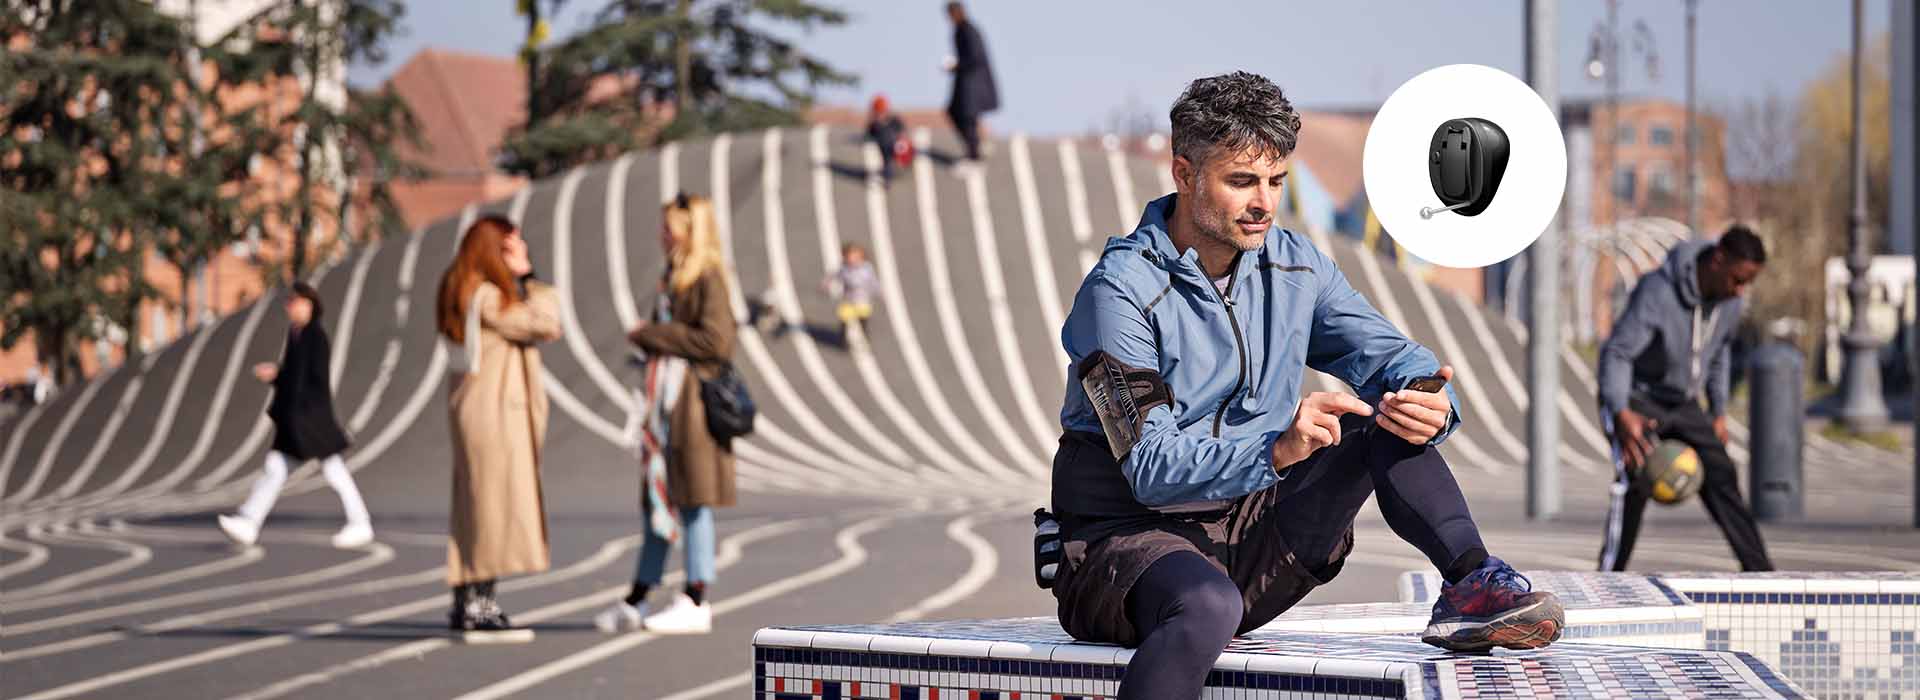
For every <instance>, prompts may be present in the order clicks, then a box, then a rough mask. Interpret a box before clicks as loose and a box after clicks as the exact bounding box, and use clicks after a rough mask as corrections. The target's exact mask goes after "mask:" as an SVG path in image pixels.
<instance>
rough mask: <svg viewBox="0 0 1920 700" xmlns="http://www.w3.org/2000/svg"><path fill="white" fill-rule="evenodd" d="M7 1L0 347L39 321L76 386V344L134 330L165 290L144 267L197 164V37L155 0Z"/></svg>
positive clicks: (38, 332) (132, 347)
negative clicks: (143, 306)
mask: <svg viewBox="0 0 1920 700" xmlns="http://www.w3.org/2000/svg"><path fill="white" fill-rule="evenodd" d="M0 7H4V11H3V12H0V40H7V41H10V42H13V43H12V44H10V46H9V49H8V51H7V53H6V58H5V60H4V61H0V85H6V86H8V89H7V90H5V91H0V112H3V113H0V181H3V182H4V188H3V189H4V192H0V236H4V242H3V243H0V325H3V326H4V328H5V332H4V333H3V334H0V347H5V348H12V347H13V346H14V345H16V344H18V343H19V342H20V340H21V339H22V338H23V337H25V335H26V334H27V333H29V332H31V333H32V334H33V337H34V339H35V341H36V343H37V344H38V345H39V347H38V348H37V350H38V355H39V356H40V357H41V358H43V359H47V360H50V361H51V362H52V364H53V365H54V372H55V376H56V378H57V381H58V382H60V383H62V384H64V383H67V382H69V381H72V380H73V379H75V378H76V377H74V376H73V367H74V366H75V364H76V363H75V354H74V349H75V346H76V345H78V344H79V343H80V342H82V341H85V340H90V339H97V338H101V337H105V336H107V335H110V334H111V331H112V329H113V327H114V326H116V325H117V326H119V328H120V329H123V331H122V332H126V333H129V334H131V332H132V331H133V329H136V328H137V327H138V326H137V318H136V317H137V313H138V309H139V305H140V303H141V302H142V301H143V300H145V299H148V298H152V297H153V296H154V295H155V290H154V289H153V288H152V286H151V285H149V284H148V283H147V282H146V280H145V279H144V278H143V277H142V275H141V265H142V263H143V261H144V259H145V255H146V253H147V251H148V250H149V249H150V247H151V246H152V244H153V242H154V241H155V240H157V239H160V238H161V237H163V236H165V235H166V234H167V230H166V227H167V226H169V222H170V221H172V220H173V219H172V217H170V216H169V215H168V214H169V212H168V211H167V207H168V206H169V203H168V202H167V201H166V199H165V195H166V194H167V193H168V192H170V191H171V190H170V188H171V187H173V183H174V181H175V179H176V178H177V177H178V175H179V173H180V171H181V170H182V169H183V167H185V166H186V163H185V161H184V160H183V158H182V156H183V154H186V153H187V151H188V148H189V142H190V137H191V134H192V132H193V129H192V128H191V110H190V109H189V102H190V96H191V94H192V92H193V86H192V83H191V82H190V81H189V79H188V78H189V75H190V74H189V72H188V70H187V68H188V65H189V64H188V61H187V57H188V55H189V54H190V48H191V46H192V35H191V32H190V30H189V29H188V28H187V27H185V26H184V25H183V24H182V23H181V22H179V21H178V20H177V19H175V18H172V17H168V16H165V15H163V14H161V13H159V12H158V11H156V10H155V9H154V7H153V5H152V3H150V2H144V1H143V0H90V1H79V0H37V1H33V0H5V2H4V3H0ZM128 350H129V353H130V354H132V353H134V352H137V344H135V343H129V344H128Z"/></svg>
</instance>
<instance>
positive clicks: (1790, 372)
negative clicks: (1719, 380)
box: [1747, 341, 1806, 522]
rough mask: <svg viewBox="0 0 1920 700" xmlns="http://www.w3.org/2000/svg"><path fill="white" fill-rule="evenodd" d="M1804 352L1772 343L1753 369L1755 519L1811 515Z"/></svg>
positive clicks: (1750, 480)
mask: <svg viewBox="0 0 1920 700" xmlns="http://www.w3.org/2000/svg"><path fill="white" fill-rule="evenodd" d="M1805 365H1806V361H1805V359H1804V358H1802V357H1801V356H1800V350H1799V349H1798V348H1795V347H1794V346H1793V345H1791V344H1789V343H1784V342H1780V341H1768V342H1767V343H1765V344H1763V345H1761V346H1760V348H1759V349H1758V350H1755V351H1754V353H1753V358H1752V364H1751V365H1749V366H1748V371H1749V372H1750V373H1751V374H1750V375H1749V379H1748V381H1749V382H1750V383H1749V385H1748V386H1749V393H1748V396H1749V397H1750V398H1751V399H1752V405H1751V407H1750V410H1749V412H1748V420H1749V424H1748V426H1747V428H1748V436H1749V439H1748V444H1747V451H1748V452H1749V453H1751V455H1752V458H1751V460H1750V464H1749V468H1750V469H1751V472H1750V474H1749V475H1748V479H1747V484H1748V485H1749V487H1750V489H1751V490H1750V491H1749V492H1748V499H1749V501H1750V502H1751V503H1752V505H1753V515H1754V517H1755V518H1758V519H1760V520H1762V521H1766V522H1777V521H1782V520H1798V519H1799V518H1800V517H1802V516H1803V515H1805V513H1806V504H1805V500H1806V499H1805V494H1806V478H1805V474H1804V471H1803V469H1802V467H1801V455H1802V449H1803V447H1804V446H1805V444H1806V434H1805V431H1806V422H1805V420H1806V418H1805V415H1806V414H1805V411H1806V406H1805V397H1804V396H1803V394H1802V392H1801V382H1802V380H1803V376H1804V375H1803V374H1802V371H1803V368H1804V367H1805Z"/></svg>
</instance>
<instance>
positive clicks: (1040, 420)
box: [941, 170, 1060, 464]
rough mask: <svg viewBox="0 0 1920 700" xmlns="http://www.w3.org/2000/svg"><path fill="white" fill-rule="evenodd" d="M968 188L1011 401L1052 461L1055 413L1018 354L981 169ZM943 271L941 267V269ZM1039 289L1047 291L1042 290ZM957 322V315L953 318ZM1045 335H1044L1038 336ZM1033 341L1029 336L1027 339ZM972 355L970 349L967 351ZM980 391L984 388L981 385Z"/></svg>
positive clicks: (976, 246)
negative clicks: (1043, 400) (1044, 403)
mask: <svg viewBox="0 0 1920 700" xmlns="http://www.w3.org/2000/svg"><path fill="white" fill-rule="evenodd" d="M965 181H966V182H965V184H966V190H967V209H968V212H969V213H970V214H971V215H972V223H973V245H974V257H975V258H976V262H978V263H979V265H980V279H981V282H982V284H984V285H985V286H986V288H987V316H988V318H990V319H992V321H993V328H994V334H993V335H994V340H995V341H996V343H997V344H998V345H999V347H1000V356H1001V358H1002V364H1004V365H1005V371H1006V373H1007V385H1008V387H1009V388H1010V389H1011V390H1012V394H1013V405H1014V406H1016V407H1017V408H1018V409H1019V411H1020V417H1021V418H1022V419H1023V420H1024V422H1025V423H1026V427H1027V430H1028V431H1030V433H1031V435H1032V438H1033V449H1034V450H1035V454H1037V455H1038V456H1039V458H1040V459H1039V461H1040V462H1041V463H1043V464H1045V463H1049V462H1051V459H1050V458H1051V457H1052V451H1053V448H1054V445H1055V443H1057V442H1059V439H1060V424H1059V418H1058V414H1055V417H1054V418H1053V419H1052V420H1049V419H1048V418H1047V411H1046V410H1044V409H1042V408H1040V400H1039V398H1038V397H1036V396H1035V395H1034V392H1033V378H1032V377H1030V376H1029V375H1028V374H1027V367H1026V365H1027V363H1026V360H1025V359H1023V358H1022V357H1021V356H1020V340H1021V337H1020V336H1021V334H1020V332H1019V331H1018V330H1016V329H1015V328H1014V323H1013V311H1012V309H1010V308H1008V306H1007V282H1006V276H1005V273H1004V272H1003V271H1002V269H1001V263H1000V242H999V240H1000V239H999V233H998V232H997V231H995V230H994V226H993V215H992V213H990V212H989V211H988V209H987V182H986V174H985V171H983V170H973V171H970V172H969V173H968V174H967V175H966V177H965ZM1045 262H1046V261H1045V260H1035V261H1033V263H1034V264H1035V265H1036V266H1040V267H1045V265H1044V263H1045ZM941 274H942V275H944V274H945V272H944V271H942V273H941ZM1040 293H1042V294H1044V293H1046V292H1045V291H1044V290H1043V291H1041V292H1040ZM954 323H955V324H958V323H959V318H958V317H957V316H956V317H955V318H954ZM1041 337H1042V338H1045V336H1041ZM1027 340H1028V342H1032V341H1033V339H1032V338H1028V339H1027ZM969 357H971V353H969ZM981 390H982V391H985V388H984V387H982V389H981Z"/></svg>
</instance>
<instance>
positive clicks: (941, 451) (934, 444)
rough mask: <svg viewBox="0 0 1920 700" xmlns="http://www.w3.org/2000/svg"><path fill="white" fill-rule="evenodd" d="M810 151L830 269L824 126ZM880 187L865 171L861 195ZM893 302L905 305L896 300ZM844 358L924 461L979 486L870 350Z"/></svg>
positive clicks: (832, 217)
mask: <svg viewBox="0 0 1920 700" xmlns="http://www.w3.org/2000/svg"><path fill="white" fill-rule="evenodd" d="M811 148H812V154H813V197H814V207H815V212H816V218H817V219H818V222H817V223H818V228H819V239H820V262H821V265H822V269H827V270H832V269H835V268H836V267H838V266H839V265H840V244H841V239H840V222H839V216H838V212H837V210H836V208H835V206H834V203H833V197H832V174H831V172H830V171H829V165H828V156H827V130H826V128H825V127H815V128H814V129H813V132H812V134H811ZM865 149H866V146H865V145H863V146H861V150H862V153H863V154H864V153H865ZM879 187H880V184H879V180H878V177H877V176H876V175H875V174H874V173H873V172H872V170H871V169H869V170H867V175H866V177H865V178H864V179H863V180H862V183H861V190H862V193H863V194H869V195H870V194H872V193H873V192H874V191H876V190H877V189H878V188H879ZM883 264H885V263H883ZM883 303H884V302H883ZM894 303H905V302H903V301H897V300H896V301H895V302H894ZM847 355H848V359H850V360H851V361H852V362H853V366H854V369H855V370H857V371H859V373H860V377H861V379H862V380H863V381H865V382H866V384H867V389H868V391H869V392H870V393H871V394H872V395H873V398H874V401H875V402H877V403H878V404H879V406H880V410H881V412H882V413H885V414H886V416H887V418H888V419H889V420H891V421H892V422H893V424H894V425H895V426H896V427H897V428H898V429H899V430H900V432H901V433H902V434H903V435H905V436H906V438H907V441H908V442H910V443H912V444H913V446H914V448H916V449H918V450H919V451H920V453H921V455H922V457H923V458H924V459H926V460H928V461H930V462H932V463H934V464H936V465H938V466H939V468H941V469H944V470H945V471H946V472H947V473H949V474H952V475H954V476H955V477H958V478H960V479H961V480H963V481H971V482H975V483H980V473H979V472H977V471H974V470H972V469H970V468H968V467H967V466H966V464H965V463H964V462H962V461H961V460H958V459H955V458H954V456H953V450H951V449H948V448H946V447H944V446H942V445H941V444H940V443H939V442H938V441H936V440H934V438H933V436H932V434H930V433H928V432H927V431H926V429H925V428H923V427H922V426H921V425H920V421H919V420H917V419H915V418H914V417H913V414H912V413H911V412H909V411H908V410H907V407H906V404H904V403H902V402H901V400H900V397H899V395H898V393H897V392H895V391H894V389H893V384H892V383H891V382H889V381H887V379H886V377H885V376H884V373H882V372H881V371H880V366H879V364H878V363H876V362H875V361H874V358H873V352H872V351H871V350H870V349H869V350H864V351H862V350H856V351H850V352H848V353H847Z"/></svg>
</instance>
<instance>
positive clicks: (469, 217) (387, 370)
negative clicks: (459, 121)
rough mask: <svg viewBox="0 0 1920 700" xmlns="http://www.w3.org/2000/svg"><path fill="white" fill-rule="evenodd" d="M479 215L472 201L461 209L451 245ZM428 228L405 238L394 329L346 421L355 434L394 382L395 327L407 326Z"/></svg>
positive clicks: (397, 360)
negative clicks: (363, 396)
mask: <svg viewBox="0 0 1920 700" xmlns="http://www.w3.org/2000/svg"><path fill="white" fill-rule="evenodd" d="M479 216H480V211H479V208H478V207H476V206H474V205H472V204H468V205H467V206H465V207H462V208H461V209H460V223H458V224H456V225H455V227H454V230H453V236H452V238H453V245H452V246H451V247H452V248H454V249H456V250H457V249H459V247H460V237H461V236H463V235H466V230H467V227H468V226H471V225H472V224H473V220H474V219H476V218H479ZM428 230H430V229H421V230H420V231H419V232H418V233H415V234H414V235H413V237H412V238H410V239H408V240H407V248H406V253H405V254H404V255H403V256H402V257H401V258H400V294H398V295H396V296H395V298H394V302H395V306H394V310H393V312H394V324H393V325H394V328H395V329H396V332H395V333H394V334H393V336H392V337H390V338H388V339H387V347H386V350H385V351H384V352H383V353H382V354H381V355H380V374H378V375H376V376H375V377H374V378H373V384H372V385H371V386H369V387H367V398H366V399H365V400H363V401H361V402H360V406H359V407H358V408H355V409H354V411H353V416H352V417H351V418H349V419H348V420H347V430H348V431H349V432H351V433H352V434H354V435H359V434H360V430H361V429H362V428H365V427H366V425H367V422H368V421H371V420H373V412H374V410H375V409H377V408H379V406H380V403H381V402H380V399H381V397H384V396H386V393H387V384H389V383H391V382H392V381H393V370H394V368H395V367H397V366H398V365H399V363H400V349H401V343H400V338H401V334H400V333H399V332H398V329H404V328H406V325H407V314H408V310H407V302H408V295H409V294H410V293H411V292H412V291H413V278H414V274H415V273H414V267H415V266H416V265H418V264H419V261H420V245H421V242H422V240H423V239H425V238H426V237H427V231H428ZM433 340H434V342H435V343H439V342H441V341H440V335H439V333H438V332H436V333H435V334H434V336H433Z"/></svg>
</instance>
